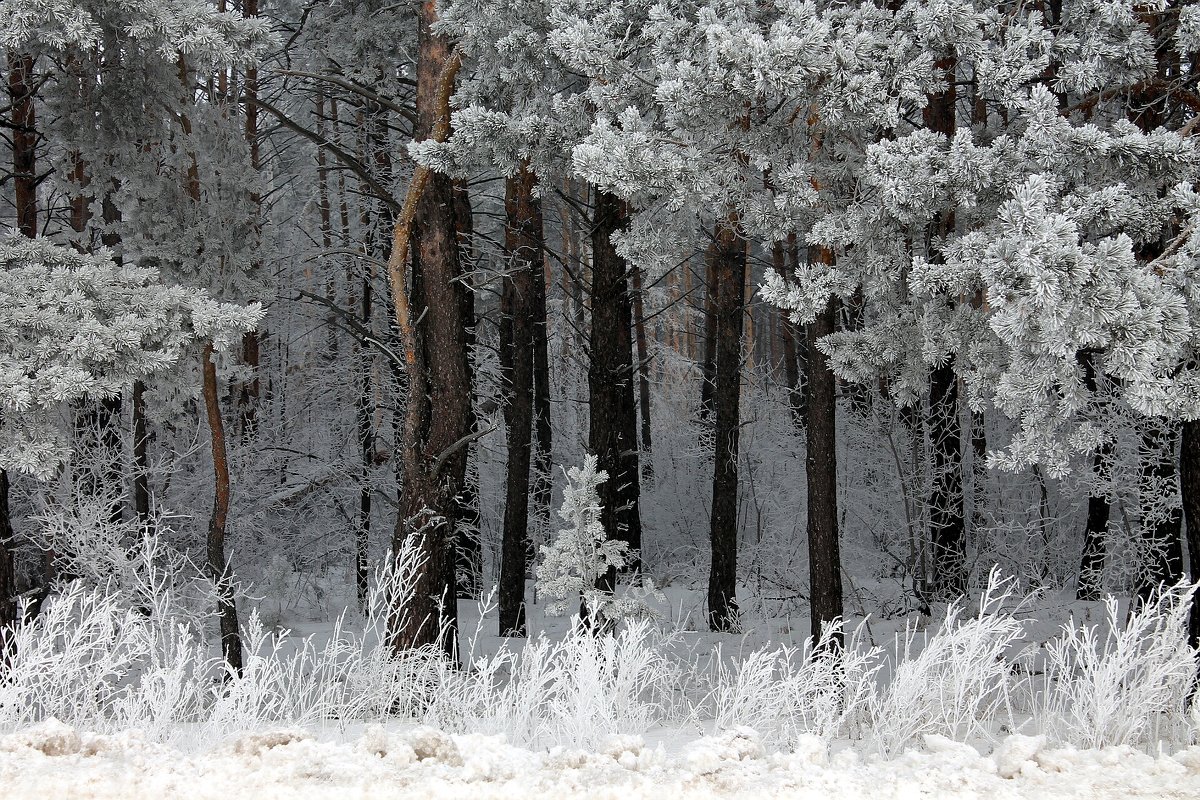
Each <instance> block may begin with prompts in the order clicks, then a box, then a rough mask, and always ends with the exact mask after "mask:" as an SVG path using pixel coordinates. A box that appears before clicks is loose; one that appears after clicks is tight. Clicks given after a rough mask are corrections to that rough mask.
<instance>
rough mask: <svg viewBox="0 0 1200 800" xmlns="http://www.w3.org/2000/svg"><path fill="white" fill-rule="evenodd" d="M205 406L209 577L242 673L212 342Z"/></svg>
mask: <svg viewBox="0 0 1200 800" xmlns="http://www.w3.org/2000/svg"><path fill="white" fill-rule="evenodd" d="M202 361H203V363H202V364H201V367H202V369H203V373H204V407H205V410H206V411H207V413H208V430H209V434H210V436H211V443H212V460H213V475H214V489H213V510H212V516H211V517H210V518H209V522H208V576H209V578H210V579H212V582H213V584H214V585H215V586H216V590H217V618H218V621H219V622H220V627H221V655H222V656H223V657H224V659H225V663H226V665H227V666H228V667H229V669H230V670H231V671H232V672H233V673H234V674H236V675H241V674H242V638H241V633H240V631H239V629H238V613H237V603H236V601H235V600H234V596H233V576H232V573H231V571H230V569H229V564H228V563H227V562H226V560H225V523H226V520H227V519H228V517H229V457H228V453H227V452H226V449H225V422H224V421H223V420H222V418H221V406H220V401H219V399H218V397H217V366H216V364H214V363H213V348H212V345H211V344H207V345H205V347H204V354H203V356H202Z"/></svg>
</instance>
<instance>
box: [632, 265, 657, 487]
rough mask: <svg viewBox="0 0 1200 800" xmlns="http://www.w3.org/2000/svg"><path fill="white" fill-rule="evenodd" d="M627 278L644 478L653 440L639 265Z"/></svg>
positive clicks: (649, 473)
mask: <svg viewBox="0 0 1200 800" xmlns="http://www.w3.org/2000/svg"><path fill="white" fill-rule="evenodd" d="M629 279H630V281H632V289H633V292H632V295H633V332H634V341H635V342H636V343H637V359H638V363H637V370H638V417H639V419H640V429H639V434H640V436H641V447H642V461H641V465H642V475H643V476H644V477H645V478H646V480H652V479H653V477H654V460H653V459H652V458H651V457H650V451H651V448H652V445H653V441H652V438H651V435H650V357H649V355H648V354H647V344H646V312H645V306H644V303H643V302H642V270H641V267H631V268H630V270H629Z"/></svg>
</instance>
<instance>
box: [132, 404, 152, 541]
mask: <svg viewBox="0 0 1200 800" xmlns="http://www.w3.org/2000/svg"><path fill="white" fill-rule="evenodd" d="M132 414H133V512H134V514H136V515H137V520H138V524H139V525H141V526H142V527H143V528H145V527H148V526H149V525H150V454H149V450H150V433H149V431H147V430H146V385H145V384H144V383H142V382H141V381H137V382H135V383H134V384H133V408H132Z"/></svg>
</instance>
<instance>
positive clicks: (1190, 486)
mask: <svg viewBox="0 0 1200 800" xmlns="http://www.w3.org/2000/svg"><path fill="white" fill-rule="evenodd" d="M1179 487H1180V490H1181V492H1182V494H1183V513H1184V517H1185V518H1186V521H1187V546H1188V568H1189V570H1190V571H1191V578H1190V579H1191V580H1192V581H1197V580H1200V420H1191V421H1188V422H1185V423H1183V432H1182V442H1181V443H1180V446H1179ZM1188 644H1190V645H1191V646H1192V647H1200V601H1197V600H1196V598H1192V609H1191V614H1190V615H1189V617H1188Z"/></svg>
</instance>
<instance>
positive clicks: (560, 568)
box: [537, 455, 657, 626]
mask: <svg viewBox="0 0 1200 800" xmlns="http://www.w3.org/2000/svg"><path fill="white" fill-rule="evenodd" d="M596 464H597V462H596V457H595V456H592V455H589V456H587V457H586V458H584V462H583V468H582V469H581V468H579V467H571V469H570V470H568V472H567V486H566V488H564V489H563V503H562V507H561V508H560V509H559V510H558V515H559V516H560V517H562V518H563V519H564V520H566V521H567V522H568V523H569V524H570V527H567V528H563V529H562V530H560V531H559V532H558V534H557V535H556V536H555V537H554V541H553V542H551V543H550V544H549V545H542V548H541V550H542V563H540V564H538V566H537V589H538V593H539V594H542V595H544V596H546V597H549V598H551V602H550V603H549V605H547V606H546V613H547V614H549V615H551V616H562V615H563V614H567V613H570V612H572V611H573V609H572V606H573V604H574V603H575V602H576V601H579V600H582V601H583V603H584V605H585V606H586V608H587V610H588V613H589V614H591V615H592V617H593V620H594V622H595V623H598V624H599V625H601V626H603V625H604V624H605V623H612V622H615V621H617V620H620V619H624V618H632V617H638V616H645V615H646V614H647V612H648V606H647V605H646V603H645V599H644V595H642V594H638V593H636V592H630V593H627V594H626V595H624V596H622V597H615V596H614V595H613V593H612V592H607V591H604V590H602V589H597V588H596V581H597V580H598V579H599V578H600V577H601V576H602V575H604V574H605V573H607V572H608V571H609V569H621V568H622V567H624V566H625V565H626V564H628V563H629V562H630V561H631V560H632V559H633V558H634V555H635V554H634V552H633V551H631V550H630V549H629V545H628V544H627V543H626V542H622V541H620V540H617V539H609V538H608V536H607V534H606V533H605V530H604V526H603V525H601V524H600V511H601V508H600V496H599V494H598V493H597V491H596V487H598V486H599V485H600V484H602V483H604V482H605V481H606V480H608V473H607V472H604V471H603V470H600V471H597V470H596ZM649 592H650V593H651V594H657V592H656V591H655V589H654V586H653V584H650V585H649Z"/></svg>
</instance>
